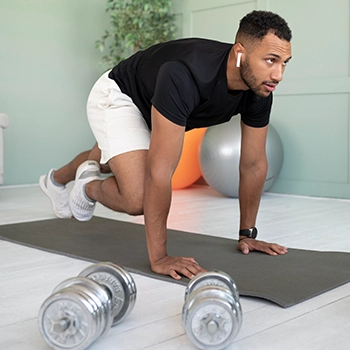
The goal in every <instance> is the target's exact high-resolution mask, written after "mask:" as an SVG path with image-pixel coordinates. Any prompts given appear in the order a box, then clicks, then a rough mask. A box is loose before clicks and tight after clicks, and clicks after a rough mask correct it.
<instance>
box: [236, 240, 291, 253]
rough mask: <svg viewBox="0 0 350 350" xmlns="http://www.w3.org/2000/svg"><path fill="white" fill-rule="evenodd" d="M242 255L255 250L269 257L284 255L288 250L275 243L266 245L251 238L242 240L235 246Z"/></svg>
mask: <svg viewBox="0 0 350 350" xmlns="http://www.w3.org/2000/svg"><path fill="white" fill-rule="evenodd" d="M237 249H238V250H240V251H241V252H242V253H243V254H249V252H250V251H253V250H257V251H260V252H264V253H266V254H269V255H284V254H286V253H288V249H287V248H286V247H283V246H281V245H279V244H276V243H267V242H264V241H259V240H257V239H253V238H244V239H242V240H241V241H240V242H239V243H238V246H237Z"/></svg>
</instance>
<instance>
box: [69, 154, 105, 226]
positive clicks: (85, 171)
mask: <svg viewBox="0 0 350 350" xmlns="http://www.w3.org/2000/svg"><path fill="white" fill-rule="evenodd" d="M100 179H101V174H100V166H99V164H98V163H97V162H95V161H94V160H87V161H86V162H84V163H82V164H80V166H79V168H78V169H77V173H76V175H75V183H74V186H73V189H72V191H71V193H70V195H69V206H70V209H71V211H72V213H73V215H74V217H75V218H76V219H77V220H79V221H88V220H90V219H91V218H92V216H93V215H94V210H95V206H96V201H93V200H91V199H89V198H88V197H87V195H86V193H85V185H86V184H87V183H89V182H91V181H94V180H100Z"/></svg>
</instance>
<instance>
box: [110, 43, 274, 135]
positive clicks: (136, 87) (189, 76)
mask: <svg viewBox="0 0 350 350" xmlns="http://www.w3.org/2000/svg"><path fill="white" fill-rule="evenodd" d="M231 48H232V44H227V43H221V42H218V41H213V40H207V39H197V38H190V39H180V40H174V41H169V42H167V43H161V44H157V45H154V46H151V47H150V48H148V49H146V50H144V51H139V52H137V53H136V54H134V55H133V56H131V57H130V58H128V59H126V60H124V61H122V62H120V63H119V64H118V65H117V66H116V67H114V68H113V69H112V71H111V72H110V74H109V77H110V78H111V79H113V80H115V81H116V83H117V84H118V85H119V87H120V89H121V91H122V92H123V93H125V94H127V95H128V96H130V97H131V98H132V100H133V102H134V103H135V104H136V106H137V107H138V108H139V109H140V111H141V113H142V114H143V116H144V118H145V120H146V122H147V124H148V126H149V127H150V129H151V106H152V105H154V107H155V108H156V109H157V110H158V111H159V112H160V113H161V114H162V115H164V117H166V118H167V119H169V120H171V121H172V122H174V123H175V124H178V125H181V126H186V130H190V129H193V128H200V127H208V126H211V125H217V124H221V123H225V122H227V121H229V120H230V119H231V118H232V116H234V115H237V114H241V119H242V121H243V123H245V124H247V125H248V126H252V127H263V126H266V125H267V124H268V123H269V118H270V112H271V106H272V94H270V95H269V96H268V97H266V98H263V97H259V96H257V95H255V94H254V93H253V92H252V91H251V90H246V91H240V92H239V93H238V94H237V95H235V96H234V95H232V94H230V93H229V91H228V89H227V77H226V65H227V59H228V54H229V52H230V49H231Z"/></svg>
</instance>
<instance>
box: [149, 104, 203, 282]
mask: <svg viewBox="0 0 350 350" xmlns="http://www.w3.org/2000/svg"><path fill="white" fill-rule="evenodd" d="M184 132H185V128H184V127H182V126H179V125H176V124H174V123H172V122H171V121H169V120H168V119H166V118H165V117H164V116H163V115H161V114H160V113H159V112H158V111H157V110H156V109H155V108H154V107H152V133H151V143H150V148H149V152H148V161H147V169H146V178H145V197H144V215H145V226H146V239H147V248H148V255H149V259H150V263H151V268H152V270H153V271H154V272H156V273H160V274H165V275H170V276H172V277H173V278H175V279H180V278H181V277H180V275H179V273H180V274H182V275H184V276H186V277H188V278H192V277H193V276H194V275H196V274H197V273H199V272H201V271H204V270H203V269H202V268H201V267H200V266H199V265H198V263H197V262H196V261H195V260H194V259H193V258H188V257H169V256H168V255H167V249H166V242H167V233H166V229H167V218H168V214H169V209H170V204H171V194H172V187H171V178H172V175H173V173H174V171H175V169H176V166H177V164H178V162H179V159H180V156H181V150H182V144H183V139H184Z"/></svg>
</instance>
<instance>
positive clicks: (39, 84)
mask: <svg viewBox="0 0 350 350" xmlns="http://www.w3.org/2000/svg"><path fill="white" fill-rule="evenodd" d="M107 20H108V19H107V16H106V14H105V1H102V0H73V1H72V0H2V1H0V43H1V45H0V57H1V67H0V76H1V80H0V112H1V113H6V114H7V115H8V116H9V118H10V125H9V127H8V128H7V129H5V130H4V131H3V136H4V184H5V185H13V184H28V183H36V182H37V180H38V177H39V175H40V174H42V173H45V172H47V170H48V169H50V168H52V167H57V166H60V165H63V164H64V163H66V162H67V161H69V160H70V159H71V158H72V157H73V156H74V155H75V154H77V153H78V152H80V151H82V150H84V149H87V148H90V147H91V146H92V145H93V143H94V141H93V136H92V133H91V131H90V128H89V126H88V123H87V120H86V113H85V105H86V100H87V96H88V93H89V90H90V89H91V87H92V85H93V83H94V82H95V80H96V79H97V78H98V77H99V76H100V75H101V74H102V71H100V70H99V69H98V68H97V62H99V60H100V56H101V55H100V53H99V52H98V50H96V49H95V48H94V43H95V40H96V39H98V38H99V37H100V36H101V35H102V34H103V32H104V29H105V28H106V23H107Z"/></svg>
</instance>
